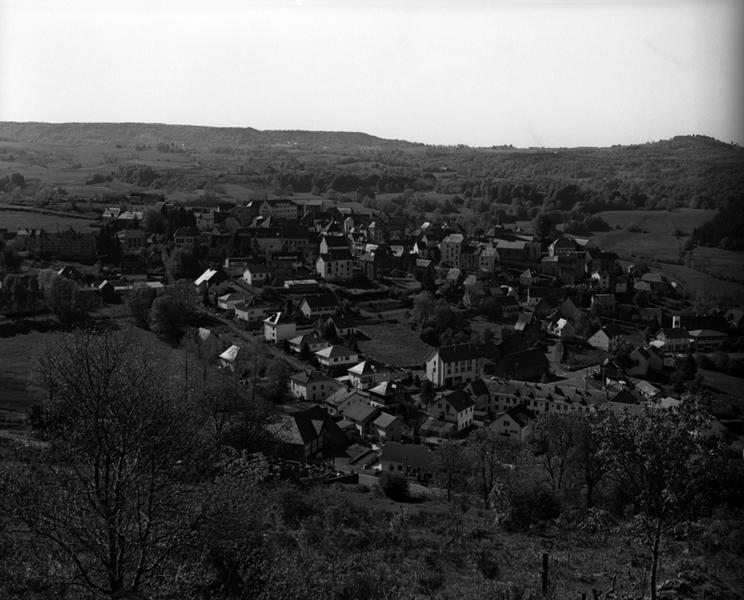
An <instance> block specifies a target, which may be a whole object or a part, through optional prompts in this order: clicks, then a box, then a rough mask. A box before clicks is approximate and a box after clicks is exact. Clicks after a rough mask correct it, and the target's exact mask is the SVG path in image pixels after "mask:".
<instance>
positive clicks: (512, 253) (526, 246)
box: [494, 240, 540, 263]
mask: <svg viewBox="0 0 744 600" xmlns="http://www.w3.org/2000/svg"><path fill="white" fill-rule="evenodd" d="M494 245H495V247H496V252H497V253H498V255H499V261H500V262H505V263H525V262H537V261H538V260H540V244H539V243H538V242H535V241H528V240H497V241H496V242H495V244H494Z"/></svg>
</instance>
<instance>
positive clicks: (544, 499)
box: [502, 484, 561, 531]
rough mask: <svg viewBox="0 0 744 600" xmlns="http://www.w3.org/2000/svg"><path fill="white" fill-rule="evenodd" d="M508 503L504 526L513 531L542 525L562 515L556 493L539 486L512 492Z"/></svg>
mask: <svg viewBox="0 0 744 600" xmlns="http://www.w3.org/2000/svg"><path fill="white" fill-rule="evenodd" d="M508 502H509V506H508V509H507V511H506V515H505V517H504V519H503V521H502V524H503V525H504V527H505V528H507V529H509V530H512V531H516V530H525V529H530V528H532V527H535V526H539V525H542V524H544V523H545V522H546V521H551V520H553V519H555V518H556V517H558V516H559V515H560V514H561V504H560V502H559V500H558V497H557V496H556V495H555V493H554V492H552V491H551V490H549V489H548V488H546V487H544V486H541V485H538V484H534V485H531V486H529V487H517V488H516V489H513V490H511V491H510V492H509V494H508Z"/></svg>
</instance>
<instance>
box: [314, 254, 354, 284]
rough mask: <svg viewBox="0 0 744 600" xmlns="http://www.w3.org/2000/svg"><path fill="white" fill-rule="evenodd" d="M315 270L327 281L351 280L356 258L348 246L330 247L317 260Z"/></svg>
mask: <svg viewBox="0 0 744 600" xmlns="http://www.w3.org/2000/svg"><path fill="white" fill-rule="evenodd" d="M315 272H316V273H317V274H318V275H319V276H320V277H322V278H323V279H325V280H326V281H350V280H351V279H352V277H353V275H354V259H353V257H352V256H351V253H350V252H349V250H348V249H347V248H329V249H328V252H327V253H325V254H321V255H320V256H318V258H317V260H316V261H315Z"/></svg>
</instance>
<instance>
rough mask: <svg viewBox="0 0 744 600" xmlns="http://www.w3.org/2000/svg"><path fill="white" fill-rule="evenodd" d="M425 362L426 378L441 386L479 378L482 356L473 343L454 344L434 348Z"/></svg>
mask: <svg viewBox="0 0 744 600" xmlns="http://www.w3.org/2000/svg"><path fill="white" fill-rule="evenodd" d="M425 362H426V378H427V379H428V380H429V381H431V382H432V383H433V384H434V385H436V386H439V387H441V386H450V385H457V384H460V383H468V382H470V381H475V380H476V379H479V378H480V377H481V372H482V363H483V356H482V354H481V352H480V350H479V349H478V347H477V346H475V345H474V344H455V345H452V346H440V347H439V348H434V349H433V350H431V351H430V352H429V354H427V355H426V359H425Z"/></svg>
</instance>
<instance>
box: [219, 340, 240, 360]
mask: <svg viewBox="0 0 744 600" xmlns="http://www.w3.org/2000/svg"><path fill="white" fill-rule="evenodd" d="M239 351H240V346H236V345H235V344H233V345H232V346H230V347H229V348H228V349H227V350H225V351H224V352H223V353H222V354H220V358H221V359H222V360H226V361H228V362H235V359H237V358H238V352H239Z"/></svg>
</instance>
